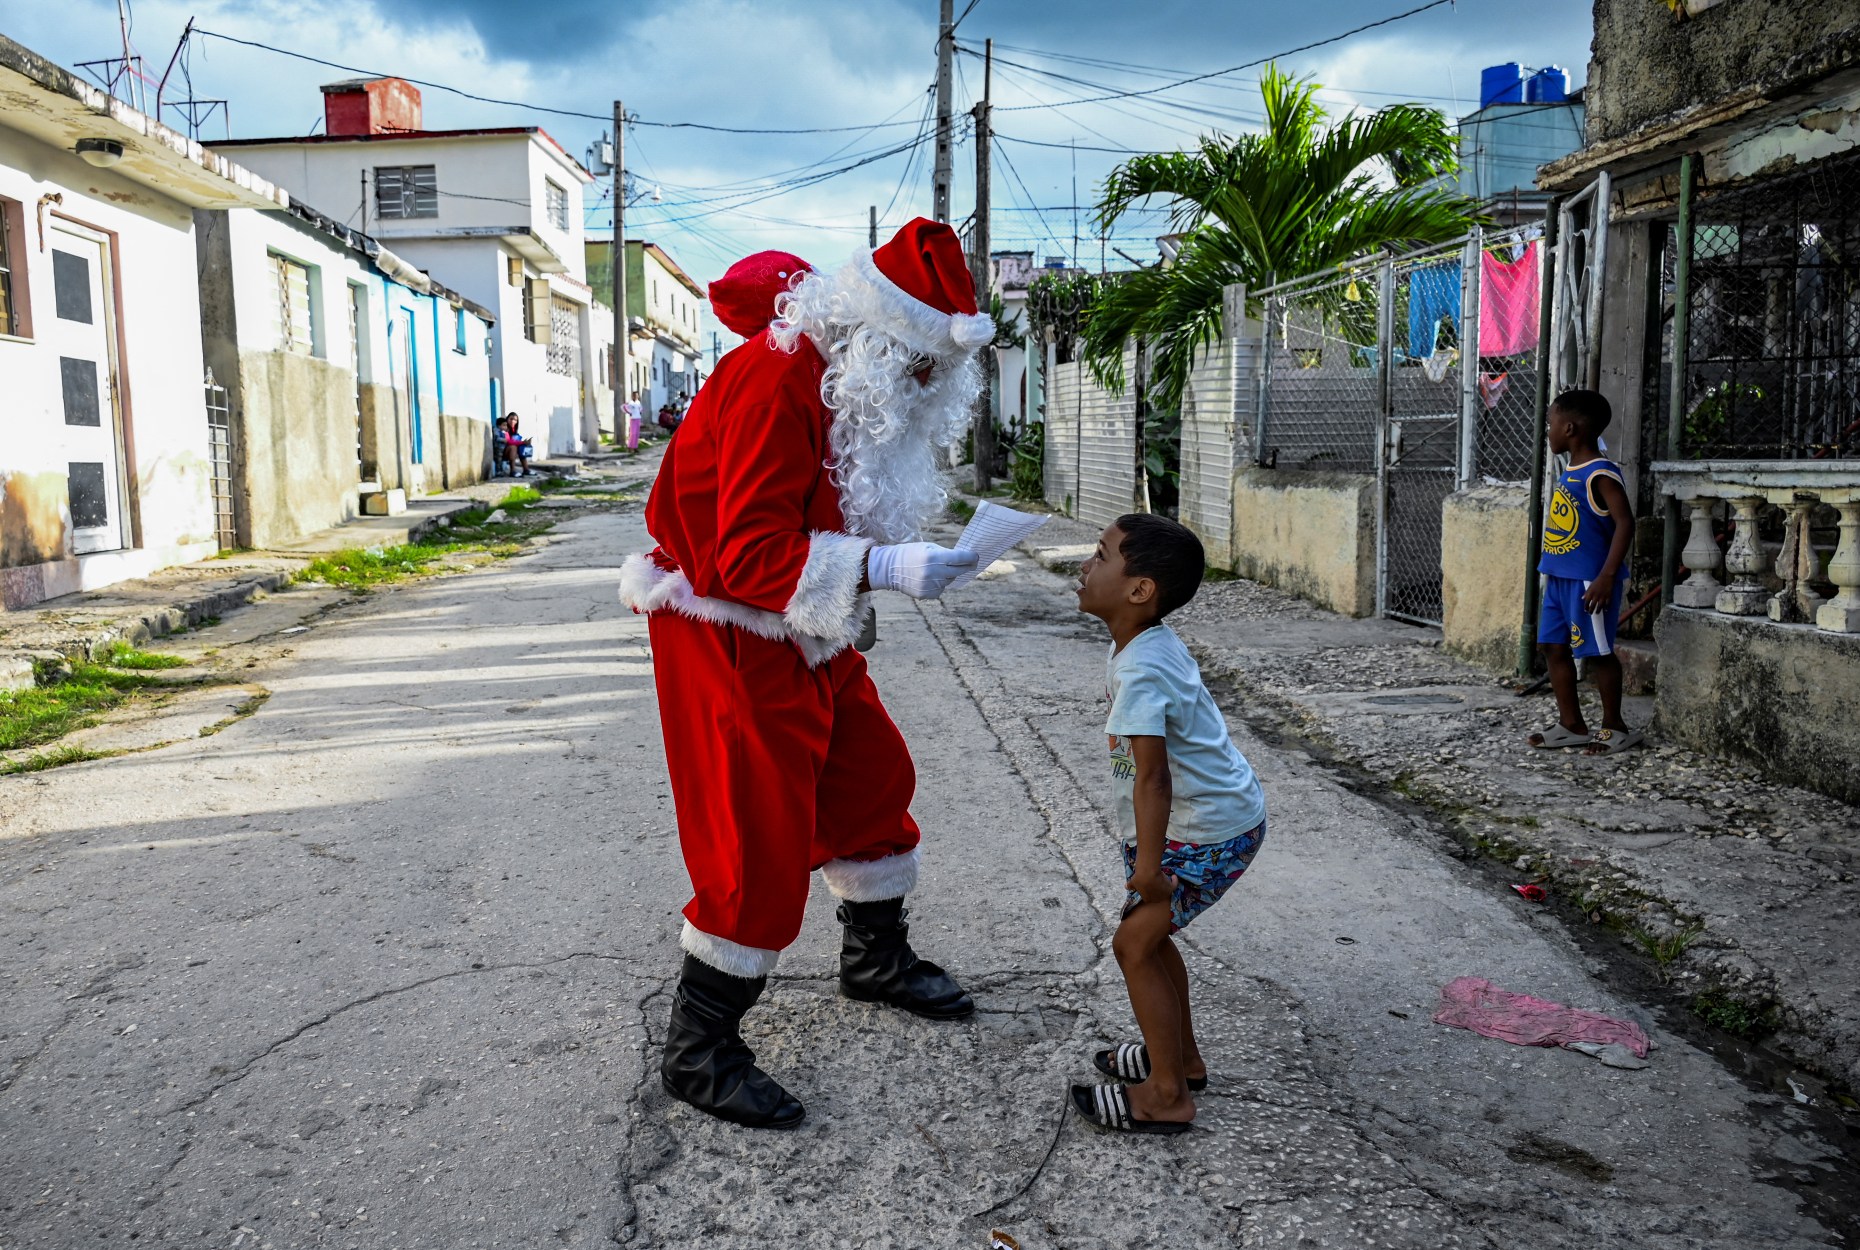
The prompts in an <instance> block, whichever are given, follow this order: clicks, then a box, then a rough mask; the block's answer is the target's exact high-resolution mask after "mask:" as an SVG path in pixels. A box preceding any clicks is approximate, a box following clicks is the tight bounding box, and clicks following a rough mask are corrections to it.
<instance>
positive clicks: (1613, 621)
mask: <svg viewBox="0 0 1860 1250" xmlns="http://www.w3.org/2000/svg"><path fill="white" fill-rule="evenodd" d="M1613 417H1614V413H1613V411H1612V410H1611V409H1610V408H1609V406H1608V401H1607V399H1605V398H1603V397H1602V395H1601V394H1600V393H1598V392H1596V391H1580V390H1578V391H1565V392H1564V393H1563V394H1561V395H1559V396H1557V398H1556V402H1554V403H1553V404H1551V405H1550V451H1551V453H1552V454H1554V455H1559V456H1561V455H1568V457H1569V467H1568V468H1566V469H1564V470H1563V472H1562V473H1561V474H1560V475H1559V476H1558V478H1557V484H1556V490H1555V491H1554V492H1553V493H1552V494H1551V497H1550V514H1549V516H1548V518H1547V519H1546V520H1545V522H1544V546H1543V556H1542V557H1541V558H1540V559H1539V560H1538V562H1537V571H1538V572H1539V573H1542V574H1543V575H1544V597H1543V611H1542V612H1541V614H1540V615H1539V616H1538V618H1537V645H1538V646H1539V647H1540V648H1541V649H1542V650H1543V653H1544V661H1545V663H1546V664H1548V665H1549V668H1550V686H1551V688H1552V689H1553V690H1555V691H1556V710H1557V721H1558V723H1557V724H1556V725H1553V726H1551V727H1550V728H1548V729H1545V730H1543V731H1542V732H1540V733H1534V734H1532V735H1531V737H1530V744H1531V745H1532V746H1533V747H1539V748H1555V747H1573V746H1580V747H1582V748H1584V749H1583V754H1584V755H1613V754H1615V753H1616V752H1618V751H1625V750H1627V749H1628V748H1629V747H1631V746H1638V745H1639V744H1640V741H1641V735H1640V733H1639V732H1638V731H1636V730H1631V729H1629V728H1628V726H1627V722H1626V721H1624V720H1622V719H1621V661H1620V660H1619V659H1617V658H1616V656H1615V628H1616V626H1617V625H1619V623H1620V620H1621V592H1622V589H1623V587H1624V581H1623V578H1622V576H1621V564H1622V562H1623V561H1624V560H1626V559H1627V553H1628V548H1629V547H1630V546H1631V545H1632V544H1633V541H1634V513H1633V510H1632V509H1631V508H1630V507H1629V505H1628V497H1627V488H1626V487H1625V486H1624V485H1623V484H1622V481H1621V470H1620V468H1619V467H1618V466H1617V465H1616V464H1615V463H1614V462H1613V461H1611V460H1608V459H1606V458H1604V457H1603V455H1602V452H1601V447H1600V443H1601V437H1602V431H1603V430H1606V429H1607V428H1608V423H1609V421H1611V420H1612V419H1613ZM1579 659H1586V660H1587V661H1588V662H1589V674H1590V676H1591V678H1592V679H1593V681H1594V683H1595V693H1596V694H1597V695H1599V696H1600V697H1601V701H1602V727H1601V728H1600V729H1599V730H1597V731H1596V732H1595V733H1594V734H1593V735H1591V734H1590V732H1589V727H1588V725H1587V724H1586V723H1585V722H1584V721H1583V719H1582V704H1581V702H1580V700H1579V699H1578V697H1577V694H1576V661H1577V660H1579Z"/></svg>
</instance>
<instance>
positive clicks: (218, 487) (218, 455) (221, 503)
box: [206, 369, 239, 551]
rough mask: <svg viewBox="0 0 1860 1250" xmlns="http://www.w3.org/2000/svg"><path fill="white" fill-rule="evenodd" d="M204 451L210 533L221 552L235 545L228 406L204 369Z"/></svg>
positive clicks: (230, 429)
mask: <svg viewBox="0 0 1860 1250" xmlns="http://www.w3.org/2000/svg"><path fill="white" fill-rule="evenodd" d="M206 393H207V451H208V455H209V457H210V459H211V460H212V462H213V532H214V535H215V537H217V538H218V539H219V544H220V550H221V551H231V550H232V549H233V548H235V547H237V546H238V545H239V534H238V530H237V529H236V528H235V526H234V524H233V498H232V407H231V405H230V404H229V403H228V402H227V399H226V388H225V387H223V386H221V385H220V384H219V383H217V382H215V381H214V380H213V370H212V369H208V370H207V381H206Z"/></svg>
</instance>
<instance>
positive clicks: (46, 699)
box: [0, 663, 162, 772]
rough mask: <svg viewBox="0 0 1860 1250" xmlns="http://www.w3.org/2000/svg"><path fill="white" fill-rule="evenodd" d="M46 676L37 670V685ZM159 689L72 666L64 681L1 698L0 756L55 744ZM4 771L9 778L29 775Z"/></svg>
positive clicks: (93, 667)
mask: <svg viewBox="0 0 1860 1250" xmlns="http://www.w3.org/2000/svg"><path fill="white" fill-rule="evenodd" d="M49 672H50V670H49V669H43V670H41V680H45V679H46V677H47V676H49ZM159 684H162V683H161V682H160V679H159V678H155V677H144V676H142V675H140V674H138V673H133V672H122V671H119V670H116V669H112V668H107V667H105V666H104V665H101V664H90V663H78V664H73V665H72V666H71V672H70V673H69V675H67V676H64V677H61V678H60V677H55V678H51V679H50V680H49V681H48V682H47V684H45V685H39V686H34V687H32V688H31V689H29V690H9V691H4V692H0V751H16V750H18V749H20V748H21V747H35V746H40V745H43V744H44V743H47V742H54V741H56V740H58V739H59V738H62V737H64V736H65V735H66V734H68V733H70V732H72V731H73V730H77V729H83V728H85V727H86V726H88V725H93V724H95V723H96V721H97V717H98V716H99V715H101V714H102V713H104V712H107V711H109V710H110V709H112V708H115V707H118V706H120V705H121V704H123V703H124V702H125V701H127V700H128V699H130V698H131V697H133V696H134V695H135V694H136V693H137V692H139V691H141V690H145V689H147V688H148V687H150V686H154V685H159ZM9 768H11V771H14V772H24V771H30V770H27V769H25V768H23V767H20V768H12V766H9Z"/></svg>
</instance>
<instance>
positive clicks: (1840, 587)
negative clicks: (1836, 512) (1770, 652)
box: [1815, 500, 1860, 634]
mask: <svg viewBox="0 0 1860 1250" xmlns="http://www.w3.org/2000/svg"><path fill="white" fill-rule="evenodd" d="M1840 509H1841V544H1840V546H1839V547H1836V548H1835V550H1834V558H1833V559H1832V560H1829V561H1828V580H1829V581H1831V582H1833V583H1834V588H1835V590H1836V591H1838V592H1839V593H1838V594H1836V595H1835V596H1834V598H1832V599H1830V600H1828V601H1827V602H1826V603H1824V604H1822V605H1821V610H1820V611H1818V612H1816V613H1815V624H1817V625H1819V626H1820V627H1821V628H1822V629H1825V630H1828V631H1830V632H1832V633H1837V634H1860V500H1854V501H1851V502H1848V503H1843V504H1841V505H1840Z"/></svg>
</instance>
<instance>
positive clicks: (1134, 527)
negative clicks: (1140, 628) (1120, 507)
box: [1116, 512, 1208, 620]
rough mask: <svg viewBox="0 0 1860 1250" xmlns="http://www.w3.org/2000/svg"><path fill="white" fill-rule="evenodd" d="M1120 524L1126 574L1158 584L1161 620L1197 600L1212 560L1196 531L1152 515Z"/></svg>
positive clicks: (1136, 515) (1121, 520) (1133, 515)
mask: <svg viewBox="0 0 1860 1250" xmlns="http://www.w3.org/2000/svg"><path fill="white" fill-rule="evenodd" d="M1116 524H1117V528H1118V529H1120V530H1122V531H1123V534H1124V541H1123V542H1122V543H1121V544H1119V545H1118V554H1119V555H1121V556H1123V557H1124V572H1125V573H1126V574H1127V575H1129V576H1131V577H1147V578H1149V579H1150V580H1151V581H1153V582H1155V583H1156V619H1157V620H1161V619H1162V618H1163V617H1165V616H1167V615H1169V614H1170V613H1171V612H1173V611H1175V610H1176V609H1177V608H1179V607H1181V606H1182V605H1183V604H1185V603H1187V602H1188V601H1189V600H1190V599H1193V598H1194V597H1195V592H1196V591H1197V590H1199V589H1201V575H1202V573H1203V572H1204V571H1205V570H1206V568H1207V566H1208V557H1207V553H1206V552H1205V551H1203V550H1202V546H1201V540H1200V539H1199V538H1196V537H1195V534H1194V531H1192V530H1190V529H1189V528H1188V527H1187V526H1186V525H1181V524H1178V523H1177V522H1175V521H1171V520H1170V519H1169V518H1168V517H1162V516H1156V515H1154V514H1152V513H1148V512H1132V513H1129V514H1127V515H1125V516H1121V517H1118V518H1117V522H1116Z"/></svg>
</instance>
